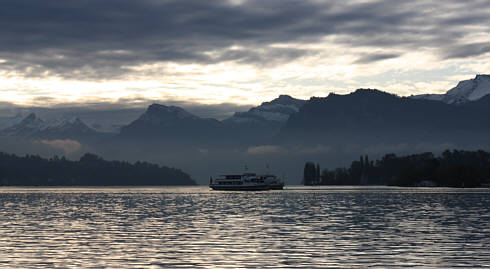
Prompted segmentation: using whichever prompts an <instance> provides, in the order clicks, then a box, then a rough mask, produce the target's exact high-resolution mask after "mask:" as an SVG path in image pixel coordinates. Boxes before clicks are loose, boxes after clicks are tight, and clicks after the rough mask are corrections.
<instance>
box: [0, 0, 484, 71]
mask: <svg viewBox="0 0 490 269" xmlns="http://www.w3.org/2000/svg"><path fill="white" fill-rule="evenodd" d="M485 3H486V2H485V1H464V5H462V4H461V1H457V0H453V1H444V3H436V4H434V3H432V1H404V2H401V1H372V2H367V3H356V2H355V1H328V2H326V1H325V2H322V1H307V0H303V1H284V0H281V1H275V0H269V1H245V2H243V3H242V4H239V5H234V4H231V3H230V2H226V1H201V0H189V1H184V0H138V1H134V0H102V1H101V0H85V1H79V0H64V1H58V0H45V1H38V0H4V1H2V7H1V9H0V18H1V19H0V29H1V30H0V44H1V46H0V58H1V59H4V60H6V61H7V62H4V63H2V64H1V67H0V68H2V69H3V70H15V71H21V72H23V74H25V75H27V76H29V75H32V76H38V75H41V74H46V73H45V72H47V71H48V72H50V73H49V74H57V75H61V76H63V77H75V78H80V79H84V78H90V79H104V78H110V77H114V76H117V75H119V74H124V73H125V72H128V71H129V69H128V66H133V65H137V64H144V63H153V62H161V61H170V62H179V63H216V62H221V61H235V62H240V63H246V64H254V65H268V64H279V63H282V62H288V61H292V60H295V59H297V58H299V57H303V56H305V55H311V54H315V53H317V52H318V51H319V50H318V49H317V50H305V49H301V48H297V47H288V48H285V47H277V46H270V45H273V44H277V43H282V44H287V43H294V44H301V43H304V44H309V43H315V42H317V41H319V40H320V39H321V38H323V37H326V36H332V35H335V36H339V38H337V39H336V41H337V42H340V43H341V44H342V45H344V46H346V47H348V48H356V47H360V46H363V47H366V46H368V47H372V48H373V49H379V48H397V50H405V51H406V50H416V49H418V48H420V47H427V48H435V49H437V51H438V53H439V55H441V57H442V58H461V57H471V56H478V55H481V54H483V53H486V52H488V46H485V45H482V44H478V43H472V42H471V40H466V42H461V39H462V38H463V37H464V36H465V35H466V34H467V33H468V31H470V30H468V29H467V26H478V27H480V28H482V29H483V30H482V29H480V31H484V32H487V33H488V32H490V29H489V27H490V26H489V25H490V16H489V14H490V12H489V9H488V7H487V6H488V5H486V4H485ZM232 46H238V47H239V48H238V49H232ZM390 56H393V57H396V55H389V54H384V55H383V54H379V55H372V56H366V57H362V58H361V59H359V60H358V63H369V62H372V61H376V60H382V59H387V58H390ZM162 75H163V74H162Z"/></svg>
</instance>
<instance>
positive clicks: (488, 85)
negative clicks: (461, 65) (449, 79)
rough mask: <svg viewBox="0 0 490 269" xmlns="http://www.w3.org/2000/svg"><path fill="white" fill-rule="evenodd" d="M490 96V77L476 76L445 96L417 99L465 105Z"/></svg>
mask: <svg viewBox="0 0 490 269" xmlns="http://www.w3.org/2000/svg"><path fill="white" fill-rule="evenodd" d="M489 94H490V75H476V77H475V78H474V79H468V80H463V81H460V82H459V83H458V85H457V86H456V87H454V88H452V89H450V90H449V91H447V92H446V93H445V94H421V95H415V96H412V98H415V99H427V100H435V101H441V102H444V103H446V104H464V103H467V102H470V101H476V100H478V99H480V98H482V97H484V96H486V95H489Z"/></svg>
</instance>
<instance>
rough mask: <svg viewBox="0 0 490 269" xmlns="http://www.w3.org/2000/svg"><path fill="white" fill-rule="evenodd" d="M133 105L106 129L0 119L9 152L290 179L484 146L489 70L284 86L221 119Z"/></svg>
mask: <svg viewBox="0 0 490 269" xmlns="http://www.w3.org/2000/svg"><path fill="white" fill-rule="evenodd" d="M103 113H106V114H105V115H108V114H107V112H103ZM115 113H117V112H115ZM101 115H102V114H101ZM131 115H132V117H133V118H134V119H131V117H129V118H128V123H127V124H122V127H121V128H120V130H119V131H118V130H117V129H116V130H113V131H112V132H103V131H101V130H100V129H99V130H97V129H96V128H93V127H92V126H89V125H88V124H86V123H85V122H84V121H83V119H82V115H81V117H72V118H71V119H63V118H58V119H57V120H51V121H45V120H43V119H41V118H39V117H38V116H37V115H36V114H34V113H31V114H29V115H27V116H25V117H20V116H19V115H15V116H12V117H8V118H3V119H2V120H1V121H0V127H1V131H0V134H1V135H2V138H1V139H0V140H1V141H0V143H1V145H3V148H4V150H5V149H6V150H7V151H10V152H12V153H26V152H28V153H39V154H45V155H46V154H65V155H70V154H71V155H73V156H74V157H78V156H80V155H82V154H83V153H84V152H85V151H87V150H89V149H90V150H92V151H95V153H97V154H100V155H101V156H104V157H105V158H109V159H122V160H131V161H136V160H145V161H153V162H160V163H162V164H164V165H173V166H176V167H178V168H182V169H183V170H184V171H186V172H189V173H190V174H191V175H192V176H193V178H195V179H197V180H198V181H201V183H204V182H205V181H206V180H207V178H208V176H209V175H212V174H216V173H219V172H224V171H228V169H229V170H230V171H236V170H238V169H241V168H242V167H243V165H245V164H247V165H248V166H249V167H252V168H253V167H255V168H256V169H259V167H260V169H264V167H265V166H266V165H265V164H266V163H267V164H270V165H271V167H273V170H274V172H276V173H278V174H281V173H286V174H288V175H293V178H291V179H286V180H287V181H288V182H289V183H290V184H292V183H299V177H300V175H299V173H300V172H301V166H302V164H303V163H304V161H305V160H308V159H310V158H311V159H315V160H320V161H322V163H326V164H328V165H329V166H330V165H331V166H339V165H344V163H343V162H344V161H347V160H352V158H353V157H355V156H358V155H359V154H366V153H369V154H374V155H376V154H379V155H381V154H386V153H389V152H395V153H407V152H413V151H417V152H420V151H436V152H437V151H439V150H444V149H447V148H464V149H474V148H481V149H489V147H490V118H489V117H488V115H490V76H488V75H477V76H476V77H475V78H474V79H472V80H467V81H462V82H460V83H459V84H458V85H457V86H456V87H455V88H453V89H451V90H449V91H448V92H447V93H446V94H444V95H419V96H411V97H399V96H396V95H392V94H389V93H386V92H382V91H379V90H372V89H359V90H356V91H355V92H352V93H350V94H346V95H338V94H333V93H332V94H330V95H328V96H327V97H312V98H311V99H310V100H307V101H305V100H298V99H295V98H292V97H290V96H287V95H281V96H279V97H278V98H276V99H274V100H272V101H269V102H264V103H262V104H261V105H260V106H257V107H253V108H251V109H249V110H248V111H244V112H236V113H235V114H234V115H233V116H231V117H229V118H226V119H224V120H217V119H213V118H203V117H199V116H197V115H194V114H192V113H189V112H188V111H186V110H185V109H183V108H181V107H178V106H166V105H162V104H152V105H150V106H149V107H148V108H147V109H146V111H141V114H140V115H139V116H137V117H135V113H133V114H131ZM115 118H117V116H115ZM119 119H120V118H119ZM102 120H103V119H102ZM131 120H132V121H131ZM105 122H107V120H105ZM119 124H120V123H119ZM19 141H20V142H19ZM53 141H54V142H53Z"/></svg>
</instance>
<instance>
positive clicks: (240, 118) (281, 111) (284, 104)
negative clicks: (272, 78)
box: [226, 95, 306, 123]
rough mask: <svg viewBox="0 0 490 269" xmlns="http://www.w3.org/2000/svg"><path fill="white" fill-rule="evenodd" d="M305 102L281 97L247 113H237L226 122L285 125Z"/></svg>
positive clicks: (289, 97) (286, 96)
mask: <svg viewBox="0 0 490 269" xmlns="http://www.w3.org/2000/svg"><path fill="white" fill-rule="evenodd" d="M305 102H306V101H305V100H300V99H295V98H293V97H291V96H289V95H280V96H279V97H278V98H276V99H274V100H272V101H269V102H263V103H262V104H261V105H259V106H256V107H252V108H251V109H250V110H248V111H246V112H236V113H235V114H234V115H233V116H232V117H230V118H228V119H226V121H233V122H251V121H252V122H253V121H274V122H281V123H284V122H286V121H287V120H288V119H289V116H291V115H292V114H295V113H297V112H298V111H299V109H300V108H301V106H303V104H304V103H305Z"/></svg>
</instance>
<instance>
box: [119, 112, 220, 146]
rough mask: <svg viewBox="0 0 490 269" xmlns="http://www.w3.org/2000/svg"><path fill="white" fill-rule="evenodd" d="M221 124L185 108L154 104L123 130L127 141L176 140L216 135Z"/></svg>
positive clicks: (121, 134)
mask: <svg viewBox="0 0 490 269" xmlns="http://www.w3.org/2000/svg"><path fill="white" fill-rule="evenodd" d="M220 125H221V123H220V122H219V121H218V120H216V119H204V118H200V117H198V116H196V115H193V114H191V113H189V112H187V111H185V110H184V109H183V108H180V107H176V106H165V105H160V104H152V105H150V106H149V107H148V109H147V110H146V111H145V112H144V113H143V114H142V115H141V116H140V117H139V118H138V119H136V120H134V121H133V122H131V123H130V124H128V125H126V126H123V127H122V128H121V133H120V137H122V138H125V139H166V140H168V139H175V140H185V139H188V138H196V137H203V136H205V137H208V136H211V135H216V134H217V133H218V129H219V128H220Z"/></svg>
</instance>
